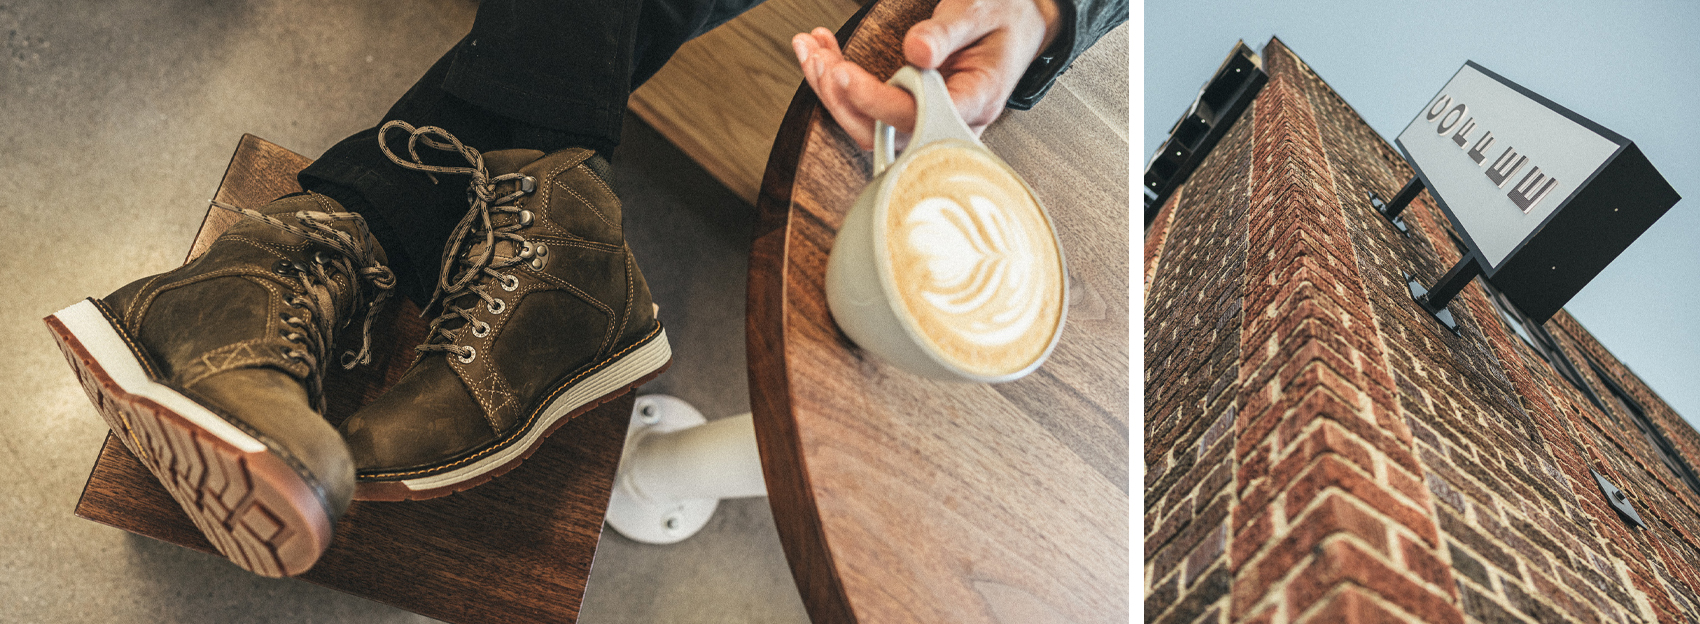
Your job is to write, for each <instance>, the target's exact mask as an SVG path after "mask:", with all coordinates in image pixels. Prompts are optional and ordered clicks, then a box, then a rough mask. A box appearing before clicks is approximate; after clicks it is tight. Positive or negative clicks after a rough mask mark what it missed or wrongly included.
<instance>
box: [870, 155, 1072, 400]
mask: <svg viewBox="0 0 1700 624" xmlns="http://www.w3.org/2000/svg"><path fill="white" fill-rule="evenodd" d="M888 199H889V202H890V203H889V208H888V209H887V211H886V220H885V223H884V224H882V225H883V226H884V227H885V233H886V236H885V239H886V250H885V251H886V254H887V259H888V260H889V266H890V269H891V277H892V283H893V284H894V285H895V286H896V290H897V291H898V293H899V295H900V297H901V298H902V300H903V305H904V308H905V309H906V310H907V311H908V313H909V316H910V318H912V319H913V320H914V322H915V325H916V327H917V329H919V330H920V332H919V333H920V334H921V335H922V338H923V339H924V340H925V341H927V342H928V344H929V345H930V346H931V347H932V350H933V351H934V352H935V353H937V354H939V355H940V356H942V357H943V359H945V360H946V361H948V362H950V363H951V364H952V365H955V366H957V367H959V368H962V369H963V370H966V371H969V372H972V373H975V374H978V375H986V376H1000V375H1007V374H1010V373H1014V372H1017V371H1020V370H1021V369H1023V368H1026V367H1027V366H1028V365H1030V364H1032V363H1033V362H1035V361H1037V360H1038V359H1039V358H1040V357H1041V356H1043V355H1044V354H1045V350H1046V348H1048V347H1049V346H1050V344H1051V338H1052V336H1053V335H1055V333H1056V332H1057V329H1058V327H1057V326H1058V323H1059V321H1060V320H1061V318H1062V309H1063V308H1062V306H1063V282H1062V257H1061V254H1060V253H1059V251H1058V249H1057V247H1056V242H1055V238H1054V237H1053V236H1052V234H1051V228H1050V225H1049V224H1048V223H1047V222H1046V220H1045V217H1044V214H1043V213H1042V212H1041V210H1040V208H1039V204H1038V202H1036V201H1035V200H1034V199H1033V197H1032V196H1031V195H1030V194H1029V193H1028V192H1027V189H1026V188H1025V187H1024V186H1022V184H1021V182H1020V181H1019V180H1018V179H1016V178H1015V177H1014V176H1013V175H1012V174H1010V173H1009V172H1008V171H1006V170H1005V169H1004V168H1003V167H1001V166H1000V165H999V164H998V163H997V162H995V161H993V160H992V159H991V157H989V156H987V155H985V154H983V153H981V152H979V151H976V150H972V149H966V148H961V147H953V146H949V145H941V144H933V145H929V146H926V147H924V148H922V151H920V152H918V153H916V154H915V156H914V158H912V159H911V160H910V161H909V162H908V164H907V165H906V166H905V167H904V168H903V170H902V171H901V172H899V177H898V179H897V181H896V182H895V183H894V184H893V186H892V188H891V191H890V193H889V195H888Z"/></svg>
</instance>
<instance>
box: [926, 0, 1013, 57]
mask: <svg viewBox="0 0 1700 624" xmlns="http://www.w3.org/2000/svg"><path fill="white" fill-rule="evenodd" d="M972 5H973V3H970V7H971V6H972ZM984 12H985V11H983V10H975V9H973V8H964V7H963V5H962V4H961V3H955V2H945V3H941V4H940V5H939V7H938V9H936V10H935V11H934V12H933V16H932V17H931V18H929V19H925V20H921V21H920V22H918V23H916V24H915V25H914V26H912V27H910V28H909V33H908V34H907V35H905V36H904V37H903V56H904V58H906V59H908V61H909V63H910V64H911V65H914V66H916V67H919V68H921V69H937V68H938V66H940V65H943V64H944V61H945V59H947V58H950V55H952V54H955V53H956V51H957V50H961V49H962V48H965V47H968V44H971V43H974V42H975V41H979V40H980V38H981V37H984V36H986V34H987V33H989V32H991V31H992V30H993V29H995V28H996V26H997V22H996V20H993V19H988V17H987V16H985V15H981V13H984Z"/></svg>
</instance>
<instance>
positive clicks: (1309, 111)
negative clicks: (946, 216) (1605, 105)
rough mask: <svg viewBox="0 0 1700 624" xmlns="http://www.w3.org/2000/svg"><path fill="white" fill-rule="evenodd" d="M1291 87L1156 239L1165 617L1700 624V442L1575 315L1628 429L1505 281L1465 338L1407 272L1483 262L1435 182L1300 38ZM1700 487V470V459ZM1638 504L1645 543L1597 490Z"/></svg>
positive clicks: (1148, 530)
mask: <svg viewBox="0 0 1700 624" xmlns="http://www.w3.org/2000/svg"><path fill="white" fill-rule="evenodd" d="M1262 55H1263V61H1264V69H1265V70H1266V71H1268V72H1269V74H1270V81H1269V83H1268V85H1267V86H1266V87H1265V88H1264V89H1263V91H1262V92H1261V93H1260V94H1259V95H1258V97H1257V100H1256V102H1255V104H1254V105H1253V106H1252V107H1251V108H1250V109H1248V110H1247V112H1246V113H1245V114H1244V115H1243V116H1242V117H1241V118H1240V119H1239V120H1238V121H1237V122H1236V123H1235V125H1234V127H1233V128H1232V129H1231V130H1230V131H1229V133H1228V135H1227V136H1226V137H1225V138H1224V139H1223V140H1222V142H1221V143H1219V144H1218V145H1217V146H1216V148H1215V149H1214V150H1213V151H1212V153H1211V154H1209V155H1208V156H1207V157H1206V160H1205V161H1204V164H1203V165H1202V166H1201V167H1200V168H1199V169H1198V171H1197V172H1195V173H1194V174H1193V175H1192V177H1191V178H1190V179H1189V180H1188V181H1187V182H1186V183H1185V185H1183V186H1182V187H1181V189H1180V190H1179V191H1178V192H1177V193H1175V199H1173V200H1171V202H1170V203H1169V205H1167V206H1164V207H1163V209H1162V210H1161V211H1160V212H1159V214H1158V216H1157V219H1156V221H1155V222H1154V223H1153V225H1152V227H1151V229H1150V230H1149V231H1148V232H1147V240H1146V251H1145V259H1146V267H1145V276H1146V278H1145V279H1146V281H1147V296H1146V300H1145V302H1144V303H1145V314H1146V317H1145V318H1146V324H1145V332H1146V334H1145V336H1146V353H1145V363H1146V379H1145V383H1146V395H1145V396H1146V403H1145V406H1144V407H1145V413H1146V430H1145V435H1146V454H1145V457H1144V461H1145V462H1146V483H1145V487H1146V490H1145V510H1144V512H1145V545H1146V550H1145V582H1146V585H1145V595H1146V602H1145V608H1146V611H1145V614H1146V619H1147V620H1148V621H1155V622H1197V621H1204V622H1270V623H1284V622H1301V621H1329V622H1336V621H1343V622H1381V621H1424V622H1464V621H1482V622H1502V621H1531V622H1581V623H1590V624H1591V623H1596V622H1654V621H1658V622H1687V621H1700V597H1697V594H1696V591H1695V588H1700V575H1697V574H1696V568H1697V565H1700V495H1696V493H1695V492H1693V491H1691V490H1689V489H1688V487H1687V486H1686V485H1684V484H1683V482H1682V481H1681V480H1680V479H1679V478H1678V477H1676V476H1675V474H1674V473H1672V472H1671V471H1670V469H1668V468H1667V467H1666V466H1665V465H1664V464H1663V463H1662V462H1661V460H1660V459H1659V455H1658V453H1657V451H1656V450H1655V448H1654V447H1653V445H1652V443H1651V442H1649V441H1648V439H1647V438H1646V437H1644V436H1643V435H1642V434H1641V432H1640V431H1639V430H1637V429H1636V427H1635V426H1634V425H1633V424H1632V421H1631V420H1630V416H1629V415H1628V414H1627V413H1622V410H1620V409H1619V408H1618V406H1617V405H1616V404H1615V403H1613V401H1612V400H1611V399H1610V397H1611V394H1610V392H1609V391H1608V390H1607V389H1606V386H1605V385H1604V383H1603V382H1602V380H1600V379H1599V378H1597V376H1596V375H1595V374H1594V372H1593V370H1592V367H1591V366H1590V365H1589V364H1588V363H1587V362H1588V361H1589V360H1590V359H1591V360H1592V361H1594V362H1597V363H1598V365H1599V366H1600V367H1601V368H1602V369H1603V370H1604V372H1605V373H1606V374H1607V375H1608V376H1610V377H1611V378H1612V379H1613V380H1614V381H1615V382H1616V383H1617V384H1619V385H1621V386H1622V387H1623V388H1624V389H1625V391H1626V393H1627V394H1628V395H1630V398H1632V399H1634V401H1635V402H1637V403H1639V404H1640V405H1641V406H1642V408H1643V409H1644V410H1645V411H1646V413H1647V418H1648V420H1650V421H1652V422H1653V424H1654V425H1655V426H1656V427H1657V428H1659V429H1660V430H1662V431H1663V433H1664V435H1665V436H1666V437H1668V438H1669V439H1670V441H1671V444H1672V445H1673V446H1674V447H1675V448H1676V450H1677V452H1678V454H1679V455H1682V456H1684V457H1687V458H1693V457H1700V454H1697V453H1696V452H1697V451H1700V435H1697V434H1696V433H1695V431H1694V430H1693V429H1692V428H1690V427H1689V426H1688V425H1687V424H1686V423H1685V422H1684V421H1683V420H1682V419H1681V418H1680V417H1679V416H1677V415H1676V414H1675V413H1674V412H1672V411H1671V410H1670V408H1669V407H1668V406H1666V405H1665V404H1664V403H1663V402H1662V401H1661V400H1659V398H1658V397H1657V395H1655V394H1654V393H1653V392H1652V391H1651V390H1650V389H1648V388H1647V387H1646V386H1645V385H1644V384H1642V383H1641V382H1640V380H1639V379H1638V378H1636V377H1635V376H1634V374H1633V373H1631V372H1630V371H1629V370H1628V369H1627V368H1626V367H1624V366H1623V365H1622V364H1621V363H1619V362H1618V361H1617V360H1616V359H1615V358H1613V357H1612V356H1611V354H1610V352H1609V351H1607V350H1606V349H1605V348H1604V347H1603V346H1601V345H1600V344H1599V343H1598V342H1597V341H1595V340H1594V339H1593V337H1592V336H1591V335H1589V334H1588V333H1587V331H1586V330H1585V329H1583V328H1582V327H1581V326H1580V325H1578V324H1577V323H1576V321H1575V320H1574V319H1573V318H1571V317H1570V316H1569V315H1568V314H1565V313H1562V312H1561V313H1560V314H1559V315H1558V316H1557V317H1555V318H1554V319H1553V320H1551V321H1550V322H1548V323H1547V325H1546V328H1547V331H1548V332H1549V333H1551V334H1552V335H1553V336H1554V338H1555V339H1556V340H1557V342H1558V343H1559V344H1560V346H1561V348H1562V349H1564V350H1565V353H1566V355H1567V356H1568V357H1569V359H1570V360H1571V361H1572V362H1575V363H1576V364H1577V368H1578V369H1579V371H1580V372H1581V375H1582V377H1583V379H1584V381H1585V383H1587V384H1589V385H1590V386H1591V387H1592V389H1593V392H1594V393H1595V394H1596V395H1597V396H1599V397H1602V402H1603V403H1605V404H1606V409H1608V410H1611V413H1610V414H1607V413H1605V412H1602V411H1601V409H1600V408H1599V407H1596V406H1595V405H1594V404H1593V403H1592V402H1591V401H1590V400H1589V399H1588V398H1586V397H1585V396H1584V395H1583V394H1582V393H1581V392H1580V391H1578V390H1577V389H1576V388H1575V387H1573V386H1572V385H1571V384H1570V383H1569V382H1567V381H1565V380H1564V379H1563V378H1562V377H1561V376H1560V375H1559V374H1558V373H1557V372H1556V371H1555V370H1554V369H1553V367H1552V365H1550V364H1548V363H1547V361H1546V360H1545V359H1543V358H1542V357H1541V356H1540V355H1539V354H1538V353H1537V352H1536V351H1534V350H1533V349H1532V348H1531V347H1530V346H1529V345H1527V344H1526V343H1525V342H1524V341H1523V339H1522V338H1519V337H1518V336H1517V335H1516V334H1515V333H1513V331H1512V330H1511V329H1510V328H1509V327H1508V326H1507V325H1506V324H1505V323H1504V322H1502V321H1501V320H1500V317H1499V315H1498V313H1497V312H1496V311H1495V309H1494V307H1493V304H1492V303H1490V301H1489V300H1488V298H1487V295H1486V294H1485V292H1484V291H1483V290H1482V289H1481V288H1480V286H1479V285H1471V286H1469V287H1468V288H1466V289H1465V290H1464V291H1463V293H1462V294H1460V295H1459V297H1458V299H1457V300H1455V302H1454V304H1453V305H1452V310H1453V312H1454V314H1456V315H1457V316H1458V319H1459V321H1460V324H1461V327H1462V330H1461V332H1460V333H1459V334H1458V335H1453V334H1452V333H1451V332H1449V331H1447V330H1446V329H1445V328H1444V327H1443V326H1441V325H1440V324H1438V323H1437V322H1435V321H1434V320H1432V319H1431V318H1430V317H1428V316H1427V315H1426V314H1425V313H1423V312H1422V311H1421V310H1420V309H1419V308H1418V307H1417V306H1416V305H1415V304H1414V303H1413V302H1412V301H1411V300H1410V295H1409V294H1408V292H1407V291H1406V286H1405V278H1404V274H1405V273H1414V274H1416V276H1417V278H1418V279H1419V280H1421V281H1422V282H1423V283H1425V284H1432V283H1434V281H1435V280H1436V279H1437V278H1438V277H1439V276H1440V275H1441V274H1443V273H1444V272H1445V271H1446V270H1447V269H1448V268H1449V267H1450V266H1451V265H1452V263H1453V262H1456V261H1457V259H1458V257H1459V254H1458V251H1457V249H1456V248H1455V247H1454V245H1453V243H1452V242H1451V240H1450V238H1449V237H1448V230H1449V228H1450V225H1448V224H1447V222H1446V220H1445V218H1444V217H1443V216H1442V215H1441V213H1440V212H1439V211H1438V210H1437V209H1436V207H1435V206H1434V205H1433V203H1432V201H1431V200H1430V199H1429V198H1428V196H1427V195H1426V194H1424V195H1421V196H1419V197H1418V199H1417V200H1416V201H1415V202H1413V203H1412V205H1411V207H1410V208H1409V209H1408V210H1407V211H1406V213H1405V214H1406V219H1407V221H1408V222H1409V223H1410V225H1411V230H1412V234H1411V235H1410V236H1408V237H1407V236H1405V235H1404V234H1402V233H1401V232H1399V231H1398V230H1397V229H1395V228H1393V227H1392V226H1390V225H1389V224H1388V223H1386V221H1385V220H1384V219H1382V217H1381V216H1380V215H1378V214H1376V213H1375V211H1374V209H1373V208H1371V207H1370V205H1369V203H1368V201H1367V199H1366V193H1367V192H1369V191H1374V192H1376V193H1378V194H1380V195H1381V196H1382V197H1387V196H1390V195H1392V194H1393V192H1394V191H1397V190H1398V189H1399V188H1400V187H1401V186H1402V185H1403V184H1404V183H1405V181H1406V180H1408V179H1409V178H1410V176H1411V172H1410V169H1409V168H1408V167H1407V166H1406V165H1405V164H1404V162H1403V161H1402V160H1401V159H1400V158H1399V157H1398V156H1397V154H1396V152H1395V151H1394V150H1393V148H1392V146H1390V145H1388V144H1387V143H1386V142H1385V141H1383V140H1382V139H1381V138H1380V137H1379V136H1378V135H1377V134H1376V133H1375V132H1374V131H1373V130H1372V129H1371V128H1370V127H1369V126H1368V125H1367V124H1366V123H1364V121H1363V120H1362V119H1361V118H1359V117H1358V115H1357V113H1356V112H1354V111H1353V110H1352V108H1351V107H1350V106H1349V105H1348V104H1347V103H1346V102H1345V101H1343V100H1342V99H1341V98H1340V97H1339V96H1338V95H1337V94H1336V93H1334V91H1333V90H1332V89H1331V88H1329V86H1328V85H1327V84H1326V83H1325V82H1323V80H1322V79H1321V78H1320V77H1318V76H1317V75H1316V74H1315V73H1314V72H1312V71H1311V70H1310V68H1309V67H1308V66H1306V65H1305V64H1304V62H1303V61H1302V60H1300V59H1299V58H1298V57H1297V56H1296V55H1294V54H1293V53H1292V52H1291V51H1289V50H1287V49H1286V47H1285V46H1284V45H1282V44H1281V43H1280V42H1279V41H1278V40H1272V41H1271V42H1270V43H1269V44H1268V45H1267V46H1266V47H1265V48H1264V50H1263V51H1262ZM1688 461H1689V463H1690V465H1692V464H1693V463H1694V462H1693V460H1688ZM1590 469H1593V470H1597V471H1599V472H1600V473H1602V474H1604V475H1605V476H1606V477H1607V478H1608V479H1610V480H1612V482H1613V483H1615V484H1617V485H1618V486H1619V487H1621V488H1623V489H1624V491H1625V492H1627V493H1629V495H1630V496H1631V497H1632V502H1633V504H1634V505H1635V506H1636V508H1637V509H1638V510H1639V511H1640V513H1641V516H1642V517H1643V518H1644V519H1646V521H1647V522H1648V524H1649V525H1650V527H1649V529H1648V530H1645V531H1643V530H1637V529H1634V528H1631V526H1630V525H1628V524H1626V523H1625V521H1624V520H1622V519H1621V518H1620V517H1619V516H1618V515H1617V514H1616V512H1614V511H1613V510H1612V509H1611V508H1610V507H1609V506H1608V505H1607V504H1606V501H1605V498H1604V496H1603V495H1602V494H1601V493H1600V491H1599V489H1598V487H1597V486H1596V485H1595V483H1594V481H1593V478H1592V477H1591V475H1590V474H1589V470H1590Z"/></svg>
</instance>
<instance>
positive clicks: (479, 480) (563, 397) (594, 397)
mask: <svg viewBox="0 0 1700 624" xmlns="http://www.w3.org/2000/svg"><path fill="white" fill-rule="evenodd" d="M672 364H673V349H672V347H670V346H669V345H668V344H667V332H666V330H657V335H656V336H654V337H653V338H651V339H650V340H649V341H648V342H644V343H639V345H638V346H637V347H636V348H633V349H631V350H630V351H629V352H628V353H626V354H625V355H623V356H621V357H619V358H616V359H611V360H608V361H607V362H605V363H604V364H603V365H602V366H601V368H599V369H593V370H595V372H593V373H591V374H589V375H586V376H585V377H584V379H583V380H582V381H579V382H577V383H575V384H569V385H566V386H563V388H562V389H560V390H558V391H557V396H556V398H555V399H554V400H552V401H550V402H549V403H547V404H546V405H545V406H544V407H543V408H542V409H541V410H540V412H541V416H540V417H539V418H538V422H537V423H536V424H535V425H533V426H532V427H531V428H530V429H529V430H527V431H526V432H525V433H523V434H522V435H520V437H519V439H517V440H516V441H514V442H513V443H510V444H508V445H507V446H503V447H500V448H496V449H494V450H490V451H486V452H485V454H484V455H483V456H482V457H479V456H478V455H474V457H478V459H476V460H472V461H467V460H466V459H462V460H460V461H462V462H466V465H465V466H463V467H460V468H456V469H454V470H449V471H446V472H437V473H435V474H430V475H427V476H422V477H418V478H413V479H390V480H366V479H368V477H366V476H364V475H362V476H361V477H360V479H362V480H360V481H357V482H356V483H355V486H354V499H355V500H367V501H406V500H425V499H431V498H439V497H443V496H448V495H450V494H454V493H456V492H463V491H466V490H468V489H471V488H473V487H476V486H479V485H482V484H484V483H486V482H488V481H490V480H491V479H494V478H496V477H499V476H502V475H504V474H507V472H508V471H510V470H513V469H514V468H515V467H518V466H519V465H520V463H522V462H524V461H525V460H526V459H528V458H530V457H531V455H532V453H536V452H537V449H538V448H541V447H542V446H543V442H544V440H546V439H548V437H549V436H550V435H553V434H554V433H555V431H556V430H557V429H560V428H561V427H562V426H565V425H566V424H567V423H568V422H571V421H572V419H574V418H577V417H578V416H579V415H581V414H584V413H585V412H588V411H590V410H592V409H595V408H596V407H597V406H599V405H602V404H603V403H607V402H608V401H611V400H613V399H615V398H616V397H620V396H622V395H624V394H625V393H626V392H627V391H629V390H633V389H635V388H637V387H638V386H641V385H643V384H646V383H649V382H650V380H652V379H655V378H656V377H658V376H660V375H661V373H664V372H666V371H667V368H668V367H669V366H672ZM438 468H440V467H438ZM438 468H427V469H422V470H418V471H415V472H429V471H434V470H437V469H438ZM386 476H388V477H393V476H399V475H382V476H380V477H379V478H383V477H386Z"/></svg>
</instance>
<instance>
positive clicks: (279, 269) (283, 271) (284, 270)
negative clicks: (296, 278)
mask: <svg viewBox="0 0 1700 624" xmlns="http://www.w3.org/2000/svg"><path fill="white" fill-rule="evenodd" d="M272 272H273V273H276V274H278V275H283V276H286V277H287V276H292V275H295V263H293V262H290V261H288V260H279V261H277V264H274V265H272Z"/></svg>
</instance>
